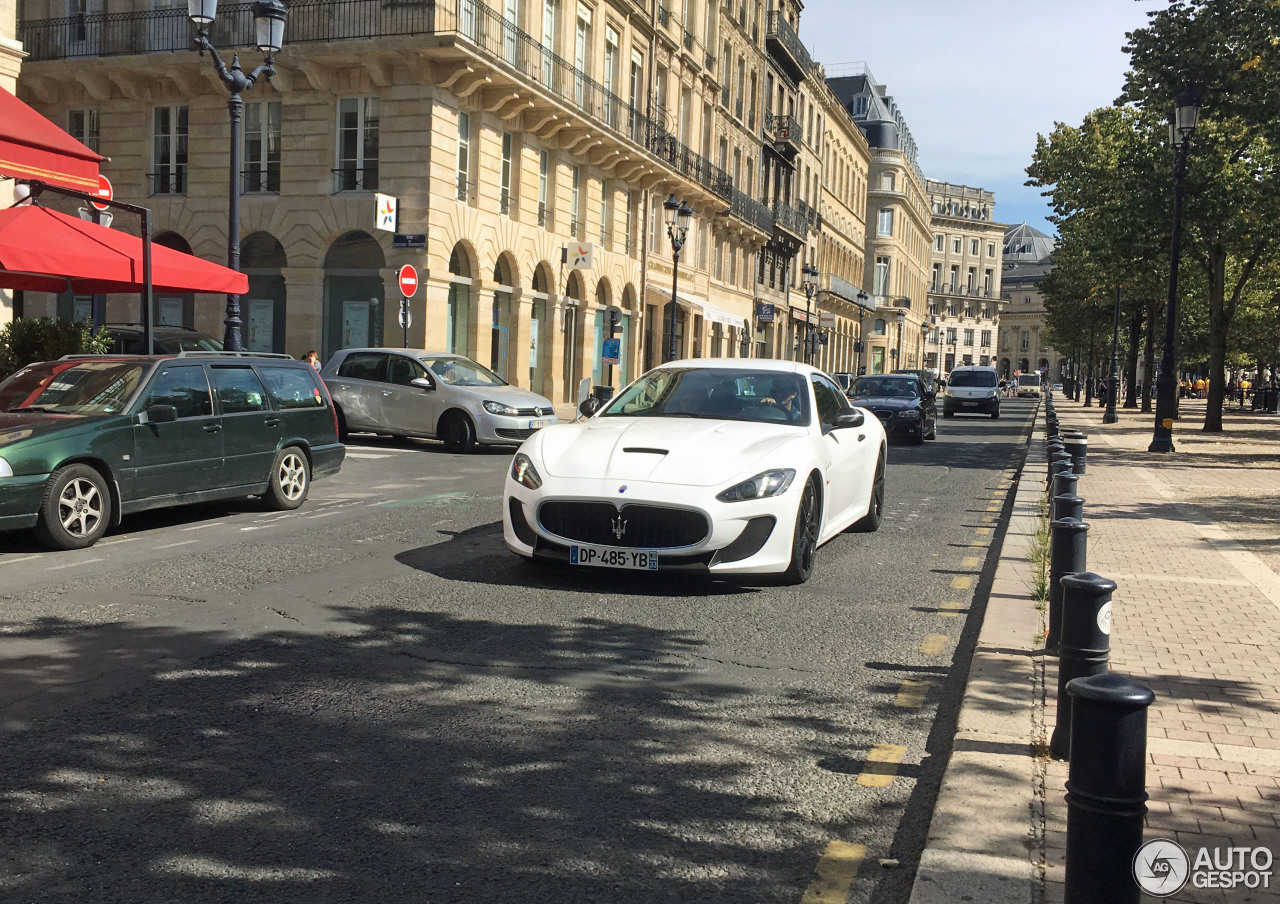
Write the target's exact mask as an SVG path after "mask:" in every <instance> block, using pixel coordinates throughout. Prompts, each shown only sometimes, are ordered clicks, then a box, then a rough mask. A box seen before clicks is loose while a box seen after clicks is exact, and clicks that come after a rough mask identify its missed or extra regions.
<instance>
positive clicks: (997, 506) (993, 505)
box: [987, 502, 1004, 512]
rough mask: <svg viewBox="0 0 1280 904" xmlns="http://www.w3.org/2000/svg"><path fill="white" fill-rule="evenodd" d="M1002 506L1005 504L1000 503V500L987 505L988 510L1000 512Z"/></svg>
mask: <svg viewBox="0 0 1280 904" xmlns="http://www.w3.org/2000/svg"><path fill="white" fill-rule="evenodd" d="M1002 508H1004V506H1003V505H1002V504H1001V503H999V502H993V503H991V504H990V505H989V506H987V511H989V512H998V511H1000V509H1002Z"/></svg>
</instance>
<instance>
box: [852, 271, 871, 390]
mask: <svg viewBox="0 0 1280 904" xmlns="http://www.w3.org/2000/svg"><path fill="white" fill-rule="evenodd" d="M870 300H871V296H870V295H868V294H867V293H866V292H864V291H862V290H861V289H859V290H858V301H859V302H865V301H870ZM866 316H867V307H866V305H864V304H859V305H858V341H857V342H855V343H854V345H853V351H854V353H855V354H856V355H857V360H856V361H855V362H854V365H853V371H854V373H853V375H854V376H855V377H860V376H862V367H863V364H862V352H863V350H864V349H866V347H867V344H866V340H865V339H864V338H863V336H864V333H863V329H862V326H863V320H864V319H865V318H866Z"/></svg>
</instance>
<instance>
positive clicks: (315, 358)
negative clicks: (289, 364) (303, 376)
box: [302, 348, 320, 370]
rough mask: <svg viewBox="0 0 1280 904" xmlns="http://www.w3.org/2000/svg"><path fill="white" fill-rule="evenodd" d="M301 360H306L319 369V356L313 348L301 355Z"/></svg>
mask: <svg viewBox="0 0 1280 904" xmlns="http://www.w3.org/2000/svg"><path fill="white" fill-rule="evenodd" d="M302 360H303V361H306V362H307V363H308V364H310V365H311V366H312V367H314V368H315V369H316V370H319V369H320V356H319V355H318V354H317V353H316V350H315V349H314V348H313V349H312V350H311V351H309V352H307V353H306V354H305V355H303V356H302Z"/></svg>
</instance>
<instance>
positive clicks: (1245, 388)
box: [1240, 377, 1253, 408]
mask: <svg viewBox="0 0 1280 904" xmlns="http://www.w3.org/2000/svg"><path fill="white" fill-rule="evenodd" d="M1252 385H1253V384H1252V383H1250V382H1249V378H1248V377H1241V379H1240V407H1241V408H1244V399H1245V396H1247V395H1248V394H1249V389H1250V387H1252Z"/></svg>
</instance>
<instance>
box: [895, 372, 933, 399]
mask: <svg viewBox="0 0 1280 904" xmlns="http://www.w3.org/2000/svg"><path fill="white" fill-rule="evenodd" d="M894 373H895V374H915V375H916V376H917V377H919V378H920V385H921V386H923V387H924V391H925V392H931V393H933V394H934V396H935V397H936V396H937V394H938V377H937V374H935V373H934V372H933V371H931V370H927V369H924V368H921V369H919V370H907V369H905V368H904V369H901V370H895V371H894Z"/></svg>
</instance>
